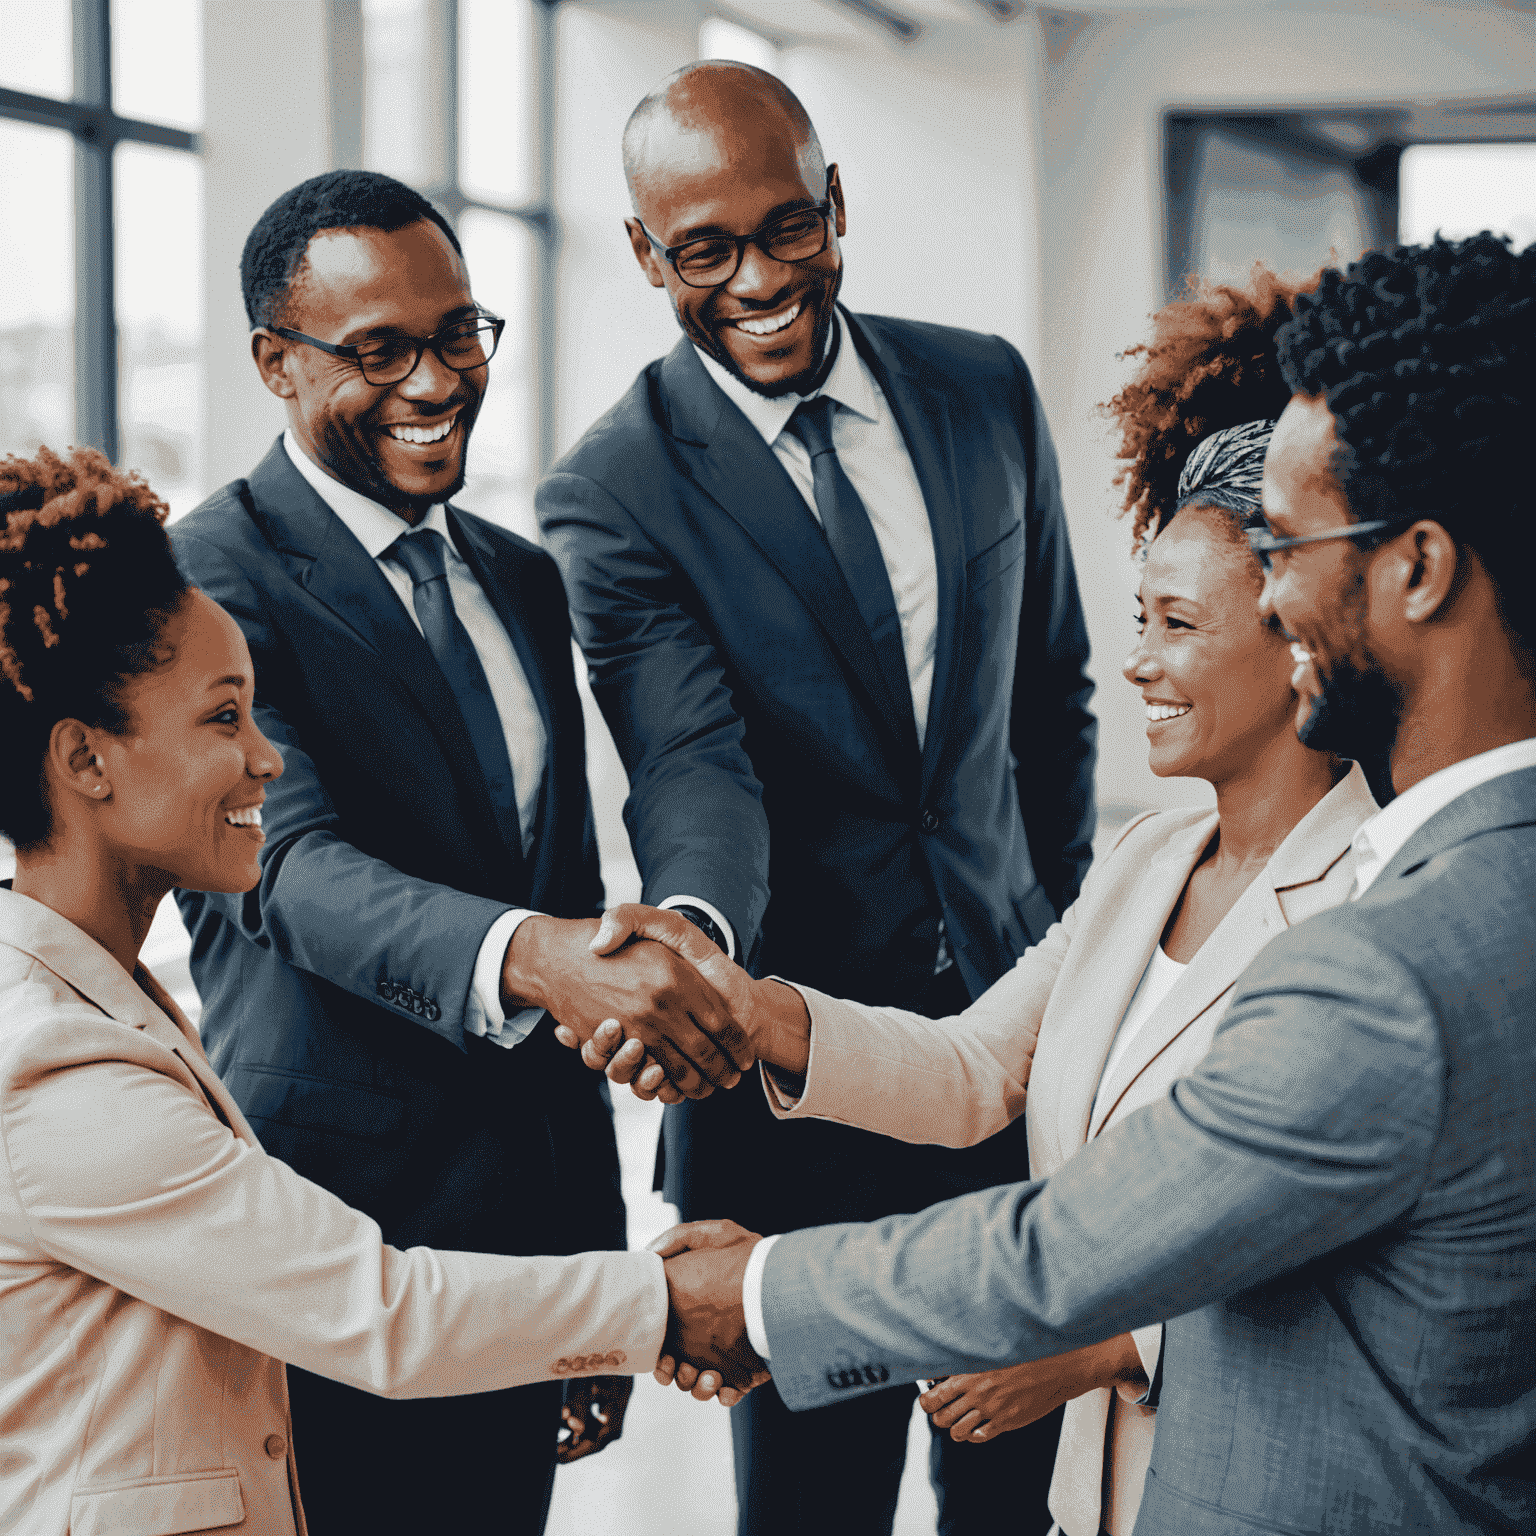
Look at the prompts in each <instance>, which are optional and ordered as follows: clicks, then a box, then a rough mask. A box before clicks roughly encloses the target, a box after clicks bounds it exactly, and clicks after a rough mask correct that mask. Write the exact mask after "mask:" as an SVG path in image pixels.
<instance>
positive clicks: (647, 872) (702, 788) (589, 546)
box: [538, 472, 768, 963]
mask: <svg viewBox="0 0 1536 1536" xmlns="http://www.w3.org/2000/svg"><path fill="white" fill-rule="evenodd" d="M538 514H539V526H540V528H541V530H542V532H543V535H544V539H545V542H546V543H547V544H548V546H549V549H550V551H551V552H552V553H553V554H554V556H555V559H556V561H557V562H558V563H559V566H560V572H561V575H562V576H563V577H564V580H565V591H566V598H567V600H568V601H569V603H570V605H571V617H572V622H573V624H574V626H575V630H576V638H577V640H578V641H579V642H580V645H581V649H582V651H583V652H584V653H585V655H586V659H587V667H588V676H589V678H590V680H591V683H592V692H593V695H594V697H595V698H596V699H597V702H598V706H599V707H600V708H601V710H602V712H603V718H604V719H605V720H606V721H607V722H608V728H609V730H610V731H612V733H613V739H614V742H615V743H616V745H617V746H618V749H619V755H620V757H622V758H623V760H624V768H625V771H626V772H627V773H628V775H629V798H628V800H627V801H626V802H625V806H624V822H625V825H626V827H627V828H628V829H629V838H630V843H631V846H632V847H633V848H634V853H635V860H636V862H637V863H638V864H639V866H640V869H641V871H642V873H643V875H644V879H645V888H644V892H643V896H644V899H645V900H646V901H648V902H652V903H654V902H659V901H665V900H666V899H667V898H668V897H671V896H681V895H688V896H697V897H701V898H702V899H703V900H705V901H707V902H709V903H711V905H713V906H714V907H716V908H718V909H719V911H720V912H721V913H723V914H724V916H725V917H726V919H727V921H729V922H730V924H731V926H732V927H733V928H734V929H735V932H736V943H737V956H738V958H739V959H741V960H742V961H743V963H745V962H746V960H747V958H748V956H749V955H750V953H751V951H752V948H753V945H754V943H755V941H756V938H757V934H758V927H759V924H760V923H761V922H762V918H763V913H764V911H765V910H766V908H767V905H768V821H767V817H766V816H765V815H764V814H763V807H762V786H761V785H760V784H759V783H758V781H757V778H756V776H755V775H754V774H753V772H752V764H751V761H750V760H749V759H748V757H747V754H746V751H745V749H744V748H743V746H742V723H741V719H740V717H739V716H738V715H737V713H736V711H735V708H734V707H733V705H732V702H731V691H730V688H729V686H728V684H727V683H726V680H725V669H724V667H723V665H722V663H721V661H720V658H719V656H718V654H717V652H716V649H715V644H714V641H713V639H712V637H711V636H710V635H709V634H708V633H707V631H706V630H705V629H704V627H703V625H702V624H700V623H699V621H698V620H697V619H696V618H694V617H693V615H692V614H690V613H689V612H688V611H687V610H686V607H685V605H684V601H683V589H684V578H683V577H682V576H681V575H680V574H679V573H678V572H677V571H676V570H675V569H674V567H673V566H672V564H671V562H670V561H669V560H668V558H667V556H666V555H665V553H664V552H663V551H661V550H659V549H658V548H657V547H656V546H655V545H654V544H653V543H652V542H651V541H650V540H649V539H648V538H647V537H646V536H645V534H644V533H643V532H642V531H641V529H640V528H639V526H638V525H637V524H636V522H635V520H634V518H633V517H631V516H630V514H629V512H628V511H627V510H626V509H625V508H624V507H623V506H622V505H621V504H620V503H619V502H618V501H617V500H616V499H615V498H614V497H613V496H612V495H610V494H609V493H608V492H607V491H606V490H605V489H604V488H603V487H602V486H600V485H598V484H597V483H596V482H595V481H593V480H590V479H588V478H587V477H586V476H584V475H577V474H572V473H569V472H556V473H555V474H552V475H550V476H549V477H548V478H547V479H546V480H545V481H544V482H543V484H542V485H540V487H539V490H538Z"/></svg>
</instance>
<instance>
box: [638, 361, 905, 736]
mask: <svg viewBox="0 0 1536 1536" xmlns="http://www.w3.org/2000/svg"><path fill="white" fill-rule="evenodd" d="M661 380H662V386H663V389H664V391H665V394H666V405H667V413H668V428H669V430H670V431H671V433H672V435H673V437H674V439H675V440H676V441H677V444H678V451H679V454H680V456H681V457H682V459H683V463H684V465H685V467H686V469H687V471H688V473H689V474H690V475H691V477H692V478H693V480H694V481H695V482H696V483H697V484H698V486H699V487H700V489H702V490H703V491H704V492H705V493H706V494H707V495H708V496H709V497H710V498H711V499H712V500H713V501H714V502H715V503H717V505H719V506H720V507H721V508H723V509H724V511H725V512H726V513H727V514H728V515H729V516H730V517H731V518H732V519H734V521H735V522H736V523H738V524H739V525H740V527H741V528H742V530H743V531H744V532H745V533H746V535H747V537H748V538H750V539H751V540H752V542H753V543H754V544H755V545H757V547H758V548H759V549H760V550H761V551H762V552H763V555H764V556H765V557H766V559H767V560H768V562H769V563H770V564H771V565H772V566H773V567H774V569H775V570H777V571H778V573H779V575H780V576H782V577H783V578H784V580H785V581H786V582H788V583H789V585H790V587H791V588H793V590H794V592H795V593H796V595H797V596H798V597H799V598H800V601H801V602H802V603H804V604H805V607H806V609H807V610H808V611H809V613H810V615H811V618H812V619H813V620H814V621H815V623H816V624H817V625H818V626H819V627H820V629H821V630H822V632H823V633H824V634H825V635H826V637H827V639H828V640H829V641H830V642H831V643H832V646H833V648H834V649H835V650H836V651H837V653H838V655H839V656H841V657H842V659H843V661H844V662H845V664H846V665H847V666H848V668H849V670H850V671H851V672H852V673H853V675H854V677H855V679H856V680H857V682H858V684H859V687H860V690H861V692H862V693H863V696H864V702H865V703H866V705H867V706H868V710H869V713H870V714H871V715H872V716H873V718H874V720H875V722H876V724H877V725H878V726H879V728H880V730H881V732H882V733H883V734H884V735H885V736H886V738H887V739H888V741H889V742H890V744H891V746H892V748H893V751H894V754H895V761H896V762H898V763H900V762H903V761H906V760H907V759H908V757H909V754H910V752H911V749H912V743H910V742H909V741H907V740H906V738H905V734H904V733H903V732H902V731H901V729H900V728H899V726H898V725H897V723H896V722H898V721H899V720H901V719H902V718H903V717H904V716H903V712H902V711H899V710H898V709H897V708H896V701H895V700H893V699H892V698H891V695H890V690H889V689H888V688H887V686H886V682H885V674H884V672H883V670H882V669H881V666H880V662H879V658H878V657H877V656H876V655H875V647H874V642H873V641H872V640H871V639H870V638H869V631H868V629H866V628H865V626H864V620H863V618H862V617H861V616H860V614H859V610H858V606H857V605H856V604H855V602H854V599H853V593H852V592H850V591H849V589H848V583H847V582H846V581H844V579H843V573H842V571H841V569H840V568H839V566H838V564H837V561H836V559H835V558H834V557H833V554H832V549H831V546H830V545H829V544H828V543H827V540H826V535H825V534H824V533H822V531H821V527H820V525H819V524H818V523H817V521H816V519H815V518H814V517H813V516H812V515H811V512H810V509H809V508H808V507H807V506H806V504H805V500H804V498H803V497H802V496H801V495H800V492H799V491H798V490H797V489H796V488H795V484H794V482H793V481H792V480H791V479H790V478H789V475H788V474H787V473H786V472H785V469H784V466H783V465H782V464H780V463H779V461H778V459H777V458H775V457H774V454H773V450H772V449H771V448H769V446H768V445H767V444H766V443H765V442H764V441H763V439H762V437H761V435H760V434H759V433H758V432H757V431H756V430H755V429H754V428H753V426H752V424H751V423H750V422H749V421H748V420H747V419H746V417H745V416H743V415H742V414H741V412H740V411H738V410H737V409H736V407H735V405H733V404H732V403H731V401H730V400H728V399H727V398H726V397H725V395H724V394H723V393H722V392H721V391H720V390H719V389H718V388H717V387H716V386H715V383H714V381H713V380H712V379H711V378H710V377H709V375H708V374H707V373H706V372H705V371H704V365H703V364H702V363H701V362H700V361H699V358H698V354H697V353H696V352H695V351H694V349H693V344H692V343H691V342H689V341H688V340H686V339H684V340H683V341H680V342H679V343H678V344H677V346H676V347H674V348H673V349H672V351H671V352H670V353H669V354H668V356H667V358H666V360H665V361H664V362H663V363H662V366H661ZM910 713H911V706H910V704H908V707H907V710H906V711H905V714H906V715H910Z"/></svg>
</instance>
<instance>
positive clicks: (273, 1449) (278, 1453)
mask: <svg viewBox="0 0 1536 1536" xmlns="http://www.w3.org/2000/svg"><path fill="white" fill-rule="evenodd" d="M261 1448H262V1450H264V1451H265V1452H266V1453H267V1455H268V1456H270V1457H271V1458H272V1460H273V1461H280V1460H281V1459H282V1457H283V1453H284V1452H285V1451H287V1449H288V1442H287V1441H286V1440H284V1439H283V1437H282V1436H281V1435H268V1436H267V1438H266V1440H265V1442H264V1443H263V1445H262V1447H261Z"/></svg>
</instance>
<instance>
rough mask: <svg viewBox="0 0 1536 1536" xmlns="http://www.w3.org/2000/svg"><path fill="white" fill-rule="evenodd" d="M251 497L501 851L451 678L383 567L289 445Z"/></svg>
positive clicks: (256, 478)
mask: <svg viewBox="0 0 1536 1536" xmlns="http://www.w3.org/2000/svg"><path fill="white" fill-rule="evenodd" d="M250 491H251V496H252V498H253V500H254V502H255V510H256V512H257V514H258V519H259V522H260V523H261V525H262V527H263V528H264V529H265V531H266V532H267V536H268V538H269V539H270V540H271V542H272V543H273V545H274V546H275V547H276V548H277V549H278V550H279V551H280V552H281V553H282V554H283V555H284V556H286V557H287V559H288V561H289V568H290V571H291V572H292V574H293V576H294V579H295V580H296V581H297V582H298V584H299V585H300V586H301V587H303V588H304V590H305V591H306V592H308V593H309V595H310V596H311V597H313V598H314V599H315V600H316V601H317V602H320V603H322V604H324V606H325V607H326V608H328V609H329V610H330V611H331V613H333V614H334V615H335V616H336V618H337V619H339V620H340V621H341V623H343V624H344V625H346V627H347V628H348V629H350V630H351V631H352V633H353V634H354V635H356V636H357V638H358V639H359V640H361V641H362V642H363V644H364V645H366V646H367V647H368V648H369V649H370V650H371V651H373V652H374V653H375V654H376V655H377V656H378V658H379V659H380V661H381V662H382V663H383V664H384V665H385V666H386V667H388V668H389V669H390V670H391V671H393V672H394V674H395V675H396V677H397V678H398V679H399V680H400V683H401V685H402V687H403V688H404V689H405V691H406V693H407V694H408V695H409V696H410V698H411V700H412V702H413V703H414V704H415V705H416V707H417V708H418V709H419V710H420V711H421V713H422V714H423V715H424V716H425V717H426V719H427V721H428V723H429V724H430V725H431V727H432V730H433V733H434V734H435V735H436V737H437V739H438V741H439V743H440V745H441V746H442V749H443V753H444V755H445V756H446V758H447V759H448V761H449V763H450V764H452V765H453V767H454V768H455V770H457V771H458V773H459V774H460V775H461V776H462V777H463V778H464V779H466V780H467V781H468V782H469V784H470V785H471V786H472V787H473V789H474V791H475V793H474V796H473V800H474V802H475V803H476V806H477V808H478V810H479V811H480V813H481V821H482V827H481V834H482V836H483V837H485V838H486V839H488V840H489V842H490V843H491V844H492V845H496V844H500V843H501V841H502V838H501V834H500V831H499V830H498V826H497V822H496V818H495V816H494V815H493V814H492V811H491V801H490V793H489V791H488V790H487V789H486V787H485V777H484V775H483V774H482V773H481V771H480V763H479V759H478V758H477V757H476V755H475V748H474V743H473V742H472V741H471V740H470V735H469V731H468V730H467V729H466V728H465V725H464V719H463V716H462V715H461V714H460V713H459V710H458V707H457V705H456V704H455V703H454V698H453V693H452V691H451V690H450V689H449V688H448V687H447V686H446V683H445V681H444V678H443V670H442V668H441V667H440V666H439V665H438V664H437V658H436V657H435V656H434V655H433V654H432V648H431V647H430V646H429V645H428V644H427V642H426V641H425V640H424V639H423V638H422V636H421V632H420V631H419V630H418V629H417V628H416V626H415V625H414V624H413V623H412V622H411V621H410V619H409V618H408V617H407V616H406V612H405V609H404V608H403V607H402V606H401V603H400V599H399V598H398V597H397V596H396V595H395V591H394V588H393V587H391V586H390V584H389V583H388V581H386V580H385V579H384V575H383V572H381V571H380V570H379V568H378V565H377V563H376V562H375V561H374V560H373V558H372V557H371V556H370V555H369V553H368V551H367V550H365V549H364V548H363V546H362V545H361V544H359V543H358V542H357V540H356V539H355V538H354V537H353V536H352V533H351V532H350V530H349V529H348V528H347V526H346V524H345V523H343V522H342V520H341V519H340V518H339V517H337V516H336V514H335V513H334V512H332V511H331V509H330V508H329V507H328V506H326V504H325V503H324V502H323V501H322V500H321V499H320V497H319V496H317V495H316V494H315V492H314V489H313V487H311V486H310V484H309V482H308V481H306V480H305V478H304V477H303V475H301V474H300V473H299V472H298V470H296V469H295V468H294V467H293V464H292V463H291V462H290V460H289V458H288V454H287V451H286V450H285V449H284V447H283V444H282V440H281V439H279V440H278V442H277V444H276V445H275V446H274V447H273V449H272V451H271V452H270V453H268V454H267V456H266V458H264V459H263V460H262V461H261V463H260V464H259V465H258V466H257V467H256V470H255V471H254V472H253V473H252V475H251V478H250ZM517 854H518V857H519V858H521V856H522V850H521V849H518V850H517Z"/></svg>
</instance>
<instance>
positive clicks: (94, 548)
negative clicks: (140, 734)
mask: <svg viewBox="0 0 1536 1536" xmlns="http://www.w3.org/2000/svg"><path fill="white" fill-rule="evenodd" d="M0 516H3V517H4V519H5V531H4V532H3V533H0V741H4V743H5V750H4V751H3V752H0V831H3V832H4V833H5V835H6V836H7V837H9V838H10V839H11V841H12V842H13V843H15V845H16V846H17V848H19V849H22V850H27V849H30V848H35V847H38V846H40V845H42V844H45V843H46V842H47V840H48V837H49V835H50V833H51V831H52V816H51V813H50V811H49V808H48V799H47V795H46V792H45V790H44V787H43V776H42V766H43V758H44V754H45V753H46V752H47V750H48V740H49V736H50V734H51V733H52V730H53V727H54V725H55V724H56V723H57V722H58V721H59V720H63V719H76V720H80V721H82V722H83V723H84V724H86V725H91V726H97V727H100V728H101V729H103V730H108V731H114V732H118V731H123V730H126V729H127V727H128V723H129V721H128V715H127V712H126V711H125V710H124V708H123V703H122V693H123V685H124V684H125V683H126V682H127V681H128V679H129V678H132V677H136V676H139V675H141V674H142V673H145V672H149V671H151V670H153V668H154V667H155V666H157V665H158V664H159V663H160V661H161V660H162V659H163V652H162V649H161V647H160V644H159V641H160V635H161V631H162V630H163V629H164V627H165V624H166V621H167V620H168V619H169V618H170V616H171V615H172V613H174V612H175V610H176V608H177V606H178V604H179V603H180V602H181V599H182V596H183V595H184V594H185V592H186V591H187V582H186V579H185V578H184V577H183V576H182V574H181V572H180V571H179V570H177V568H176V561H175V558H174V556H173V555H172V553H171V541H170V540H169V539H168V538H167V537H166V533H165V528H164V523H165V517H166V505H165V503H164V502H163V501H162V500H161V499H160V498H159V497H158V496H156V495H155V493H154V492H153V491H152V490H150V488H149V487H148V486H147V485H146V484H145V483H144V481H143V480H142V479H141V478H140V477H139V476H138V475H133V474H124V473H123V472H121V471H119V470H116V469H114V468H113V467H112V465H111V463H110V462H109V461H108V460H107V458H106V456H105V455H104V454H101V453H98V452H97V451H96V450H95V449H94V448H74V449H71V450H70V451H69V453H68V454H67V455H65V456H64V457H60V456H59V455H58V454H56V453H52V452H50V451H49V450H48V449H47V448H42V449H39V450H38V453H37V456H36V457H35V458H31V459H22V458H15V457H8V458H5V459H3V460H0Z"/></svg>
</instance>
